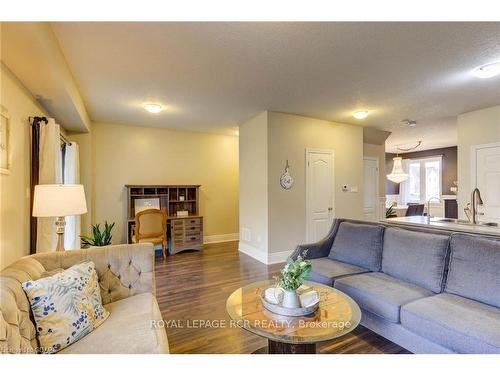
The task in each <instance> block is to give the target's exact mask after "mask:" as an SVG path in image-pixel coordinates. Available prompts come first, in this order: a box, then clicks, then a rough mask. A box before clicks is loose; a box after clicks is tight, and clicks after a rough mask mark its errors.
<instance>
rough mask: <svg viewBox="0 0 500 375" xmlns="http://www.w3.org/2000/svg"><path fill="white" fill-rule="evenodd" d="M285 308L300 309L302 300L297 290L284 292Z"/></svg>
mask: <svg viewBox="0 0 500 375" xmlns="http://www.w3.org/2000/svg"><path fill="white" fill-rule="evenodd" d="M281 304H282V306H283V307H286V308H288V309H296V308H297V307H300V299H299V296H298V295H297V291H296V290H283V302H282V303H281Z"/></svg>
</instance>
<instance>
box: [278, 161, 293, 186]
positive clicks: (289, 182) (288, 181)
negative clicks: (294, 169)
mask: <svg viewBox="0 0 500 375" xmlns="http://www.w3.org/2000/svg"><path fill="white" fill-rule="evenodd" d="M280 185H281V187H282V188H283V189H285V190H289V189H291V188H292V186H293V177H292V175H291V174H290V166H289V165H288V160H287V161H286V166H285V172H284V173H283V174H282V175H281V177H280Z"/></svg>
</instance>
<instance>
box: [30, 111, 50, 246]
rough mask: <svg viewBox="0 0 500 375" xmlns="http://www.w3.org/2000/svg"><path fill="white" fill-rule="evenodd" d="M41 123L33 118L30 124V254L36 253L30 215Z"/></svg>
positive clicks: (36, 177)
mask: <svg viewBox="0 0 500 375" xmlns="http://www.w3.org/2000/svg"><path fill="white" fill-rule="evenodd" d="M45 120H46V119H45ZM41 121H44V119H43V118H42V117H35V118H34V119H33V123H32V124H31V176H30V182H31V195H30V254H35V253H36V238H37V218H36V217H34V216H33V215H32V214H31V213H32V212H33V195H34V191H35V185H38V170H39V167H40V162H39V160H38V155H39V154H40V127H41V124H40V122H41Z"/></svg>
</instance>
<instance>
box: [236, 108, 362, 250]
mask: <svg viewBox="0 0 500 375" xmlns="http://www.w3.org/2000/svg"><path fill="white" fill-rule="evenodd" d="M306 148H322V149H332V150H333V151H334V157H335V165H334V171H335V172H334V173H335V207H334V210H335V213H336V216H337V217H345V218H356V219H362V218H363V202H362V198H363V128H362V127H358V126H353V125H344V124H339V123H333V122H330V121H323V120H318V119H313V118H308V117H303V116H296V115H290V114H285V113H277V112H269V124H268V154H269V158H268V163H269V164H268V165H269V167H268V168H269V169H268V182H269V184H268V189H269V253H275V252H286V251H290V250H293V249H294V248H295V246H296V245H297V244H299V243H304V242H305V240H306V191H305V188H306V165H305V150H306ZM287 159H288V161H289V163H290V172H291V174H292V176H293V178H294V179H295V184H294V186H293V188H292V189H290V190H284V189H282V188H281V186H280V184H279V178H280V176H281V174H282V173H283V171H284V168H285V162H286V160H287ZM241 173H242V174H244V173H245V171H243V170H241ZM342 184H349V185H351V186H358V189H359V192H358V193H350V192H349V193H346V192H342V190H341V186H342Z"/></svg>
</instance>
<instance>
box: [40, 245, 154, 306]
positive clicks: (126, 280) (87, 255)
mask: <svg viewBox="0 0 500 375" xmlns="http://www.w3.org/2000/svg"><path fill="white" fill-rule="evenodd" d="M32 257H33V258H34V259H36V260H38V261H39V262H40V263H41V264H42V265H43V267H44V268H45V269H46V270H47V271H51V270H54V269H57V268H63V269H66V268H69V267H71V266H73V265H74V264H77V263H80V262H83V261H86V260H91V261H93V262H94V264H95V267H96V271H97V275H98V277H99V286H100V289H101V297H102V303H103V304H106V303H111V302H115V301H118V300H121V299H124V298H127V297H131V296H134V295H136V294H141V293H152V294H155V280H154V247H153V244H151V243H138V244H131V245H114V246H103V247H96V248H89V249H82V250H68V251H64V252H50V253H40V254H35V255H33V256H32Z"/></svg>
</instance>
